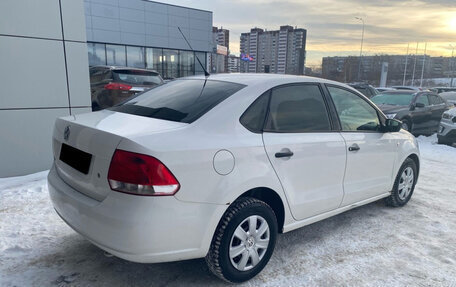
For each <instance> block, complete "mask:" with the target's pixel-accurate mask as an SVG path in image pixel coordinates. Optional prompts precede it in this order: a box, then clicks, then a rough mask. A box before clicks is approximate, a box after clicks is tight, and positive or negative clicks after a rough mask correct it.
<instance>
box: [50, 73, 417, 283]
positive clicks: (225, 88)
mask: <svg viewBox="0 0 456 287" xmlns="http://www.w3.org/2000/svg"><path fill="white" fill-rule="evenodd" d="M400 126H401V125H400V122H398V121H396V120H392V119H387V118H386V117H385V115H384V114H383V113H382V112H381V111H380V110H379V109H378V108H377V107H376V106H375V105H374V104H373V103H372V102H370V101H369V100H368V99H367V98H366V97H364V96H363V95H361V94H360V93H359V92H357V91H356V90H354V89H352V88H350V87H348V86H346V85H343V84H340V83H337V82H333V81H328V80H323V79H318V78H310V77H300V76H285V75H262V74H224V75H212V76H209V77H208V78H205V77H204V76H195V77H189V78H183V79H179V80H175V81H171V82H169V83H167V84H166V85H161V86H158V87H156V88H153V89H152V90H149V91H147V92H145V93H142V94H139V95H138V96H136V97H134V98H131V99H130V100H128V101H127V102H125V103H123V104H121V105H118V106H115V107H113V108H110V109H108V110H103V111H99V112H95V113H88V114H81V115H74V116H69V117H64V118H60V119H57V121H56V123H55V128H54V134H53V152H54V157H55V161H54V165H53V167H52V169H51V171H50V173H49V176H48V185H49V192H50V195H51V199H52V202H53V204H54V207H55V210H56V211H57V213H58V214H59V215H60V216H61V217H62V219H63V220H64V221H65V222H66V223H67V224H68V225H69V226H71V227H72V228H73V229H74V230H75V231H76V232H78V233H80V234H81V235H83V236H84V237H86V238H87V239H88V240H90V241H91V242H93V244H95V245H97V246H99V247H100V248H101V249H104V250H105V251H107V252H109V253H111V254H113V255H115V256H118V257H120V258H124V259H127V260H131V261H135V262H144V263H153V262H165V261H175V260H184V259H191V258H201V257H205V258H206V261H207V263H208V266H209V268H210V270H211V271H212V272H213V273H214V274H215V275H217V276H218V277H220V278H222V279H224V280H227V281H230V282H242V281H246V280H248V279H250V278H252V277H254V276H255V275H256V274H258V273H259V272H260V271H261V270H262V269H263V268H264V266H265V265H266V264H267V262H268V261H269V259H270V257H271V255H272V253H273V250H274V246H275V243H276V237H277V234H278V233H283V232H288V231H291V230H293V229H296V228H299V227H302V226H304V225H308V224H311V223H313V222H316V221H319V220H322V219H325V218H328V217H330V216H333V215H335V214H338V213H341V212H344V211H347V210H349V209H351V208H354V207H357V206H360V205H363V204H367V203H369V202H372V201H376V200H379V199H382V198H385V202H386V204H388V205H390V206H403V205H405V204H406V203H407V202H408V201H409V200H410V198H411V196H412V194H413V190H414V187H415V184H416V182H417V179H418V173H419V165H420V163H419V150H418V145H417V142H416V140H415V138H414V137H413V136H412V135H411V134H410V133H408V132H406V131H404V130H401V129H400ZM290 252H291V251H290Z"/></svg>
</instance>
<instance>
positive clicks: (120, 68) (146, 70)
mask: <svg viewBox="0 0 456 287" xmlns="http://www.w3.org/2000/svg"><path fill="white" fill-rule="evenodd" d="M90 68H91V69H92V68H104V69H109V70H131V71H144V72H155V73H157V74H158V72H157V71H156V70H153V69H143V68H134V67H124V66H103V65H100V66H92V67H90Z"/></svg>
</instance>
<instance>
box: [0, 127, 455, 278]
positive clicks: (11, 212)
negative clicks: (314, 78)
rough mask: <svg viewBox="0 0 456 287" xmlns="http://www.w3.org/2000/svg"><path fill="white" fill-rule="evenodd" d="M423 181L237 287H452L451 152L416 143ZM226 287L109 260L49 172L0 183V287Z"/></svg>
mask: <svg viewBox="0 0 456 287" xmlns="http://www.w3.org/2000/svg"><path fill="white" fill-rule="evenodd" d="M418 140H419V143H420V150H421V156H422V164H421V174H420V179H419V182H418V185H417V187H416V190H415V194H414V196H413V197H412V200H411V201H410V202H409V204H408V205H407V206H405V207H403V208H388V207H385V206H384V204H383V202H382V201H379V202H375V203H372V204H369V205H367V206H363V207H360V208H357V209H354V210H351V211H349V212H346V213H343V214H340V215H338V216H335V217H332V218H330V219H327V220H324V221H322V222H319V223H315V224H312V225H310V226H306V227H304V228H301V229H299V230H296V231H293V232H290V233H287V234H283V235H281V236H279V238H278V243H277V247H276V250H275V253H274V255H273V257H272V258H271V261H270V262H269V264H268V266H267V267H266V268H265V270H263V272H262V273H261V274H260V275H259V276H257V277H256V278H254V279H253V280H251V281H249V282H247V283H244V284H243V286H260V285H263V286H309V285H310V286H316V285H318V286H335V285H351V286H360V285H362V286H406V285H410V286H417V285H419V286H456V247H455V246H456V219H455V218H456V168H455V164H456V148H454V147H448V146H444V145H437V144H436V141H437V139H436V137H435V136H432V137H420V138H418ZM50 285H58V286H125V285H135V286H137V285H140V286H165V285H169V286H202V285H204V286H225V284H224V283H223V282H221V281H219V280H217V279H216V278H214V277H213V276H211V275H210V274H209V272H208V270H207V267H206V266H205V263H204V260H202V259H198V260H190V261H183V262H174V263H163V264H137V263H131V262H127V261H124V260H121V259H118V258H115V257H111V258H107V257H105V256H104V255H103V252H102V251H101V250H99V249H98V248H96V247H94V246H93V245H92V244H90V243H89V242H88V241H86V240H85V239H84V238H82V237H81V236H80V235H78V234H76V233H75V232H73V231H72V230H71V229H70V228H69V227H68V226H67V225H66V224H65V223H63V221H62V220H61V219H60V218H59V217H58V215H57V214H56V213H55V211H54V210H53V208H52V205H51V203H50V201H49V196H48V193H47V186H46V172H41V173H37V174H33V175H29V176H25V177H16V178H8V179H0V286H50Z"/></svg>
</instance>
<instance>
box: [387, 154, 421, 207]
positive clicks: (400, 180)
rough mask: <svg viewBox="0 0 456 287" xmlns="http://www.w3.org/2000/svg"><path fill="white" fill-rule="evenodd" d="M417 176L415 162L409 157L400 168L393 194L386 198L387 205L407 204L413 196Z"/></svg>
mask: <svg viewBox="0 0 456 287" xmlns="http://www.w3.org/2000/svg"><path fill="white" fill-rule="evenodd" d="M417 176H418V174H417V169H416V164H415V162H414V161H413V160H412V159H410V158H407V159H406V160H405V161H404V163H403V164H402V166H401V168H400V169H399V172H398V174H397V176H396V180H395V182H394V187H393V190H392V191H391V195H390V196H388V197H387V198H386V199H385V203H386V205H388V206H393V207H398V206H404V205H406V204H407V202H408V201H409V200H410V198H411V197H412V194H413V191H414V189H415V184H416V180H417Z"/></svg>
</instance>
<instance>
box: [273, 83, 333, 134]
mask: <svg viewBox="0 0 456 287" xmlns="http://www.w3.org/2000/svg"><path fill="white" fill-rule="evenodd" d="M266 130H267V131H270V132H285V133H286V132H289V133H296V132H316V131H329V130H331V125H330V122H329V118H328V113H327V110H326V105H325V102H324V100H323V96H322V94H321V91H320V88H319V87H318V86H317V85H292V86H284V87H278V88H275V89H273V90H272V92H271V102H270V105H269V116H268V121H267V124H266Z"/></svg>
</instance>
